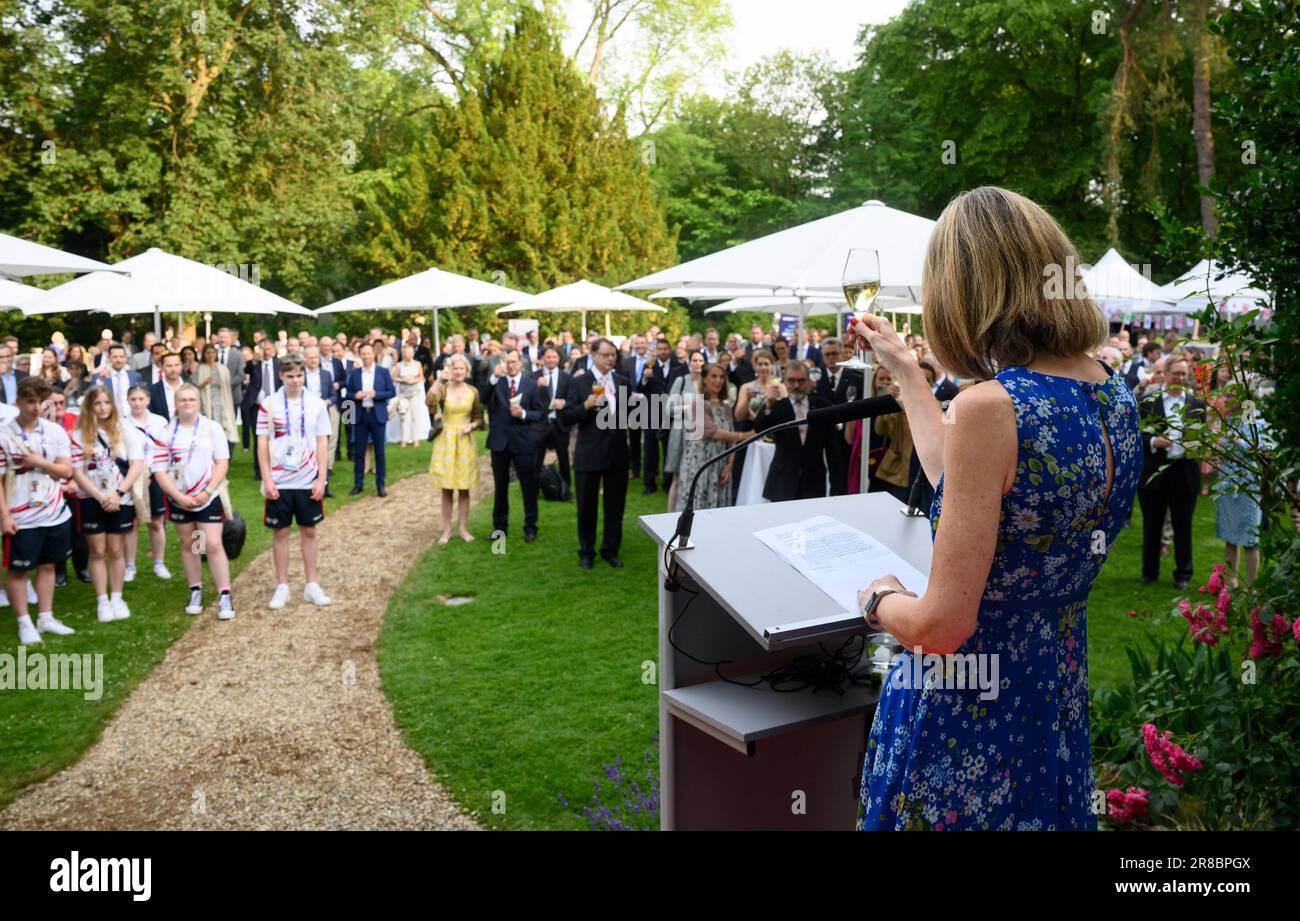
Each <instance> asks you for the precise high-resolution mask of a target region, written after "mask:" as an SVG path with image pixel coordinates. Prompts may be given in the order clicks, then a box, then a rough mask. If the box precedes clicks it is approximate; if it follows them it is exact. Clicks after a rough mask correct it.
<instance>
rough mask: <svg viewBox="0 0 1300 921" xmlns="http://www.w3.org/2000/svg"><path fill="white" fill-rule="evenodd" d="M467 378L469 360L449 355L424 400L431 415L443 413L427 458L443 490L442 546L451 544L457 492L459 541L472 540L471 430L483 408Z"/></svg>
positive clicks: (474, 473) (474, 460) (474, 464)
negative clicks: (470, 521)
mask: <svg viewBox="0 0 1300 921" xmlns="http://www.w3.org/2000/svg"><path fill="white" fill-rule="evenodd" d="M469 376H470V368H469V359H467V358H466V357H465V356H464V355H462V354H452V355H449V356H448V357H447V362H446V364H445V365H444V366H443V369H442V370H441V371H439V372H438V379H437V381H435V382H434V384H433V386H432V387H431V388H429V395H428V396H427V397H426V398H425V400H426V402H427V403H428V406H429V413H430V415H435V414H437V413H439V412H440V413H441V414H442V432H441V434H439V435H438V437H437V438H436V439H435V440H434V442H433V456H432V457H431V458H430V459H429V482H430V483H431V484H432V485H433V488H434V489H440V490H442V537H440V538H439V539H438V543H439V544H443V545H444V546H445V545H446V544H447V543H449V542H450V541H451V506H452V500H453V498H454V497H455V495H456V493H458V492H459V493H460V508H459V513H460V537H461V540H464V541H467V542H468V541H472V540H473V539H474V536H473V535H472V534H470V533H469V491H470V490H471V489H473V488H474V486H475V484H476V483H478V457H477V454H476V451H475V446H474V430H475V429H476V428H478V427H479V426H480V425H482V424H483V407H482V405H481V404H480V403H479V396H478V390H477V389H475V387H474V386H473V385H471V384H470V383H469Z"/></svg>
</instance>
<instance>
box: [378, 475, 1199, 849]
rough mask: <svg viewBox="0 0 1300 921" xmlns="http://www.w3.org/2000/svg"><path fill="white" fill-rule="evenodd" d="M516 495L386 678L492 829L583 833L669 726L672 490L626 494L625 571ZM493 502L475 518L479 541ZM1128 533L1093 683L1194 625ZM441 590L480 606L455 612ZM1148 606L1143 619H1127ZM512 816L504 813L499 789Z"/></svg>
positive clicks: (433, 577) (400, 607)
mask: <svg viewBox="0 0 1300 921" xmlns="http://www.w3.org/2000/svg"><path fill="white" fill-rule="evenodd" d="M519 503H520V497H519V491H518V487H517V486H515V487H512V492H511V511H512V526H514V527H515V528H516V532H515V533H513V534H512V537H513V539H512V540H510V541H509V542H508V544H507V546H506V548H505V549H506V552H505V553H503V554H499V555H494V554H493V553H492V552H491V549H490V547H489V545H488V544H487V543H485V542H484V541H482V540H480V541H477V542H475V543H474V544H463V543H461V542H459V541H455V542H453V543H452V544H450V545H448V546H447V547H446V548H439V547H433V548H431V549H430V550H429V551H428V552H427V553H426V554H425V556H424V558H423V559H421V561H420V563H419V564H418V565H417V566H416V567H415V568H414V569H413V570H412V571H411V573H410V574H409V575H408V576H407V579H406V581H405V583H404V584H403V585H402V587H401V588H400V589H398V591H397V592H396V593H395V594H394V595H393V598H392V600H391V602H390V605H389V609H388V616H387V620H386V623H385V626H384V630H383V633H382V634H381V636H380V642H379V665H380V674H381V676H382V679H383V683H384V690H385V692H386V693H387V695H388V697H389V700H390V701H392V704H393V709H394V713H395V715H396V718H397V722H398V725H399V726H400V727H401V729H402V731H403V733H404V734H405V736H406V739H407V741H408V742H409V743H410V744H411V746H412V747H414V748H415V749H416V750H417V751H418V752H420V753H421V754H422V755H423V756H424V758H425V760H426V763H428V765H429V767H430V769H431V770H432V771H433V772H434V773H435V774H436V775H437V776H438V778H439V779H440V780H441V781H442V782H443V783H444V784H446V785H447V786H448V787H449V788H450V790H451V792H452V794H453V795H454V796H455V798H456V799H457V800H458V801H459V802H460V803H461V804H462V805H464V806H465V807H467V808H468V809H470V810H473V811H475V812H477V813H478V814H479V816H480V818H481V820H482V821H483V822H484V823H485V824H487V825H489V826H491V827H494V828H509V829H539V828H543V829H551V828H585V827H587V826H586V820H585V819H583V818H580V817H575V815H574V813H572V812H571V811H568V810H565V809H564V807H563V806H562V805H561V804H560V802H559V801H558V799H557V797H556V794H557V793H563V794H564V795H565V796H566V797H567V798H568V800H569V801H570V802H571V803H573V804H575V805H577V806H582V805H586V804H588V803H589V802H590V800H591V795H592V792H593V789H594V788H593V786H592V782H593V780H594V779H595V778H597V777H598V776H599V775H600V774H601V768H602V765H604V764H606V763H608V762H612V761H613V760H614V759H615V757H616V756H622V758H623V760H624V762H625V763H632V764H639V763H640V761H641V756H642V754H643V753H644V752H645V751H646V749H647V748H649V747H650V736H651V733H653V732H654V731H655V730H656V729H657V721H658V707H657V695H658V687H657V686H656V685H647V684H643V683H642V681H641V674H642V672H641V663H642V662H643V661H644V660H647V659H652V660H653V659H657V648H658V645H657V643H658V641H657V628H656V606H657V604H658V598H657V592H656V587H655V578H656V577H655V571H656V569H655V560H654V552H653V544H652V542H651V540H650V538H649V537H648V536H646V535H645V534H644V533H643V532H641V531H640V529H639V528H638V527H637V526H636V517H637V516H638V515H643V514H649V513H655V512H662V511H663V510H664V498H663V494H662V493H657V494H655V495H654V496H650V497H646V496H643V495H642V494H641V489H640V484H639V482H633V483H632V488H631V490H630V492H629V496H628V509H627V518H626V520H625V526H624V543H623V552H622V557H623V561H624V562H625V563H626V564H627V565H626V568H625V569H622V570H613V569H610V568H609V567H608V566H607V565H604V563H603V562H602V561H599V560H598V561H597V563H596V568H595V569H594V570H592V571H591V572H583V571H582V570H580V569H579V568H578V565H577V535H576V530H575V528H576V526H575V508H574V506H573V504H571V503H567V504H560V503H547V502H543V503H542V509H541V522H540V527H541V539H540V540H539V541H538V542H537V543H535V544H531V545H529V544H525V543H523V541H522V539H521V537H522V534H521V531H520V526H519V524H518V522H519V521H520V520H521V519H520V518H519V515H520V514H521V506H520V504H519ZM490 504H491V503H490V501H485V502H483V503H481V504H480V505H479V506H478V507H477V508H476V509H475V510H474V512H473V513H472V514H471V518H470V521H471V527H472V529H473V531H474V533H475V534H476V535H479V536H480V537H481V536H482V535H484V534H486V533H487V532H488V531H489V530H490V527H491V514H490ZM1134 525H1135V527H1133V528H1131V529H1128V530H1125V531H1124V532H1123V534H1122V536H1121V537H1120V539H1119V541H1118V545H1117V546H1116V548H1115V550H1114V552H1113V554H1112V556H1111V558H1110V560H1109V561H1108V562H1107V564H1106V568H1105V569H1104V570H1103V572H1102V575H1101V577H1100V579H1099V580H1098V582H1097V584H1096V587H1095V588H1094V590H1093V593H1092V596H1091V599H1090V603H1089V607H1088V613H1089V625H1088V628H1089V632H1088V637H1089V664H1090V667H1091V669H1092V671H1091V680H1092V684H1093V687H1094V688H1095V687H1097V686H1099V685H1100V684H1103V683H1106V684H1116V683H1119V682H1123V681H1126V680H1127V679H1128V662H1127V659H1126V658H1125V656H1124V653H1123V647H1124V644H1125V643H1136V642H1138V641H1139V640H1140V638H1141V637H1142V636H1143V635H1144V634H1145V633H1147V632H1148V631H1152V630H1154V631H1158V632H1159V633H1161V634H1164V635H1167V636H1170V637H1173V636H1176V635H1177V634H1179V633H1181V632H1183V631H1185V630H1186V624H1185V622H1184V621H1183V620H1182V619H1181V618H1177V617H1170V616H1169V615H1168V611H1169V608H1170V606H1171V603H1172V599H1173V597H1174V590H1173V584H1172V576H1171V574H1170V570H1171V567H1172V562H1171V559H1170V558H1169V557H1166V558H1164V566H1163V572H1162V578H1161V581H1160V582H1158V583H1156V584H1154V585H1150V586H1145V587H1139V586H1138V585H1137V579H1138V576H1139V573H1140V553H1141V516H1140V514H1139V513H1138V511H1137V510H1136V508H1135V510H1134ZM1195 534H1196V536H1197V543H1196V547H1195V551H1194V559H1195V562H1196V579H1197V582H1196V583H1194V584H1193V586H1192V591H1195V587H1196V584H1199V582H1200V581H1203V580H1204V579H1205V577H1206V576H1207V575H1208V573H1209V569H1210V567H1211V566H1212V565H1213V564H1214V563H1215V562H1217V561H1218V560H1219V559H1220V556H1221V552H1220V546H1221V545H1219V544H1218V543H1217V542H1216V541H1215V540H1214V507H1213V504H1212V503H1211V502H1210V501H1209V500H1206V499H1201V500H1200V501H1199V502H1198V505H1197V515H1196V525H1195ZM439 596H444V597H452V596H473V597H474V599H475V600H474V601H473V602H472V603H469V604H465V605H462V606H451V607H449V606H445V605H443V604H441V603H440V602H439V600H438V597H439ZM1130 609H1136V610H1137V611H1138V615H1139V616H1138V617H1136V618H1130V617H1128V611H1129V610H1130ZM497 791H500V792H502V793H504V794H505V811H504V812H503V813H502V812H498V813H494V812H493V811H492V805H493V797H494V794H495V795H496V796H497V797H498V802H499V798H500V794H499V793H498V792H497Z"/></svg>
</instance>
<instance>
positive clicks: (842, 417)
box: [808, 396, 903, 425]
mask: <svg viewBox="0 0 1300 921" xmlns="http://www.w3.org/2000/svg"><path fill="white" fill-rule="evenodd" d="M902 411H903V408H902V407H901V406H899V405H898V401H897V400H895V399H894V398H893V397H891V396H883V397H868V398H867V399H865V400H853V401H852V402H850V403H841V404H839V405H838V406H826V407H823V408H821V409H814V410H813V411H812V412H810V413H809V414H808V421H809V422H810V423H811V422H817V423H822V424H826V425H838V424H839V423H841V422H853V421H855V420H858V419H866V418H868V417H869V416H883V415H887V414H889V413H897V412H902Z"/></svg>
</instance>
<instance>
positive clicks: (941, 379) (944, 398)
mask: <svg viewBox="0 0 1300 921" xmlns="http://www.w3.org/2000/svg"><path fill="white" fill-rule="evenodd" d="M925 361H926V362H928V363H929V364H930V366H931V367H932V368H934V373H935V382H934V384H933V385H932V386H931V387H930V392H931V393H933V394H934V398H935V399H936V400H938V401H939V402H940V403H947V402H948V401H949V400H955V399H957V394H959V393H961V388H959V387H958V386H957V382H956V381H954V380H953V379H952V378H951V377H949V376H948V374H947V372H945V371H944V370H943V369H942V368H940V367H939V362H938V360H937V359H936V358H935V357H934V356H933V355H926V356H925ZM922 367H924V365H922Z"/></svg>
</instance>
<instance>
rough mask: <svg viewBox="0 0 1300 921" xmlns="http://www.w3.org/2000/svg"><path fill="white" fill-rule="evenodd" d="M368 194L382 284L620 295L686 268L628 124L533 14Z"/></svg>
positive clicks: (370, 273)
mask: <svg viewBox="0 0 1300 921" xmlns="http://www.w3.org/2000/svg"><path fill="white" fill-rule="evenodd" d="M364 192H365V199H364V201H363V204H362V214H361V223H360V232H359V233H358V234H356V238H357V239H358V240H359V241H361V242H360V243H359V244H358V245H357V247H355V249H354V259H355V261H356V264H357V265H358V266H359V267H360V268H361V270H362V272H363V275H364V276H366V277H368V278H370V279H371V280H372V281H374V282H376V283H377V282H379V281H382V280H385V279H386V278H391V277H395V276H397V275H401V274H405V273H408V272H413V271H419V270H421V269H423V268H427V267H428V266H429V265H430V264H436V265H438V266H440V267H442V268H445V269H447V270H449V271H455V272H463V273H466V274H474V275H479V276H484V275H485V274H486V273H491V275H492V277H494V278H495V280H498V281H499V282H501V283H503V284H506V285H509V286H511V287H515V288H519V289H523V290H541V289H544V288H549V287H552V286H555V285H559V284H564V283H567V282H571V281H575V280H577V279H580V278H586V279H589V280H592V281H595V282H599V283H607V284H613V283H618V282H621V281H626V280H627V279H629V278H632V277H635V276H636V275H639V274H644V273H645V272H647V271H651V270H654V269H659V268H663V267H665V266H668V265H671V264H672V263H673V262H674V261H675V260H676V248H675V244H674V240H673V237H672V235H671V234H670V233H669V232H668V230H667V225H666V223H665V219H664V209H663V206H662V204H661V203H660V202H659V201H658V200H657V199H656V196H655V194H654V190H653V188H652V187H651V184H650V181H649V178H648V169H647V165H646V164H645V163H643V162H642V152H641V150H640V149H639V148H638V147H637V146H636V145H634V144H633V143H632V142H631V141H629V139H628V137H627V134H626V131H625V129H624V128H623V118H622V113H621V112H619V113H615V115H614V117H613V118H609V117H606V116H605V115H604V114H603V113H602V108H601V104H600V100H599V99H598V98H597V96H596V93H595V91H594V89H593V88H592V87H591V86H590V84H589V83H588V82H587V80H586V78H585V77H584V75H583V74H581V73H580V72H579V71H578V70H577V69H576V67H575V66H574V64H573V62H572V61H571V60H570V59H569V58H568V57H566V56H565V55H564V53H563V51H562V50H561V48H560V46H559V42H558V41H557V39H556V36H555V34H554V32H553V31H552V30H551V28H549V27H548V24H547V20H546V19H545V18H544V17H543V16H542V15H541V14H539V13H537V12H535V11H532V10H529V9H525V10H524V11H523V12H522V13H521V14H520V17H519V20H518V23H517V24H516V26H515V27H514V29H513V30H512V32H511V33H510V34H509V36H507V38H506V40H505V43H504V45H503V47H502V51H501V54H500V55H499V56H498V57H497V58H496V59H494V60H492V61H488V62H486V63H484V64H483V66H482V68H481V70H480V71H479V72H476V73H472V74H470V75H469V76H468V78H467V80H466V90H465V92H464V94H463V95H462V96H461V97H460V98H459V100H458V101H457V102H456V103H455V104H454V105H449V106H447V107H445V108H443V109H440V110H436V111H434V112H433V113H432V115H431V121H430V130H429V131H428V132H427V133H425V134H423V135H422V136H421V137H420V138H419V140H418V142H417V144H416V147H415V150H414V152H413V154H412V155H411V156H410V157H408V158H406V159H405V160H404V161H403V162H402V163H401V164H400V165H399V168H398V170H397V171H395V172H392V173H386V174H384V175H382V176H376V177H372V179H371V180H370V181H368V182H367V184H366V186H365V189H364ZM470 322H473V323H477V324H478V325H480V326H482V327H485V328H488V329H499V328H500V327H501V326H502V325H503V324H502V323H501V322H500V321H497V320H495V319H494V317H493V316H492V314H491V312H490V311H488V310H480V311H466V312H463V314H462V317H461V319H460V320H456V319H455V318H451V317H449V324H448V328H455V327H456V326H457V325H459V323H470ZM566 322H567V321H566Z"/></svg>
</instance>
